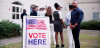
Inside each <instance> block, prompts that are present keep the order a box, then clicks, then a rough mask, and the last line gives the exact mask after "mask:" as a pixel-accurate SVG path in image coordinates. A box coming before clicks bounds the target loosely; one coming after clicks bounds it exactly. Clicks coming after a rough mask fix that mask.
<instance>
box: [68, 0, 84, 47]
mask: <svg viewBox="0 0 100 48" xmlns="http://www.w3.org/2000/svg"><path fill="white" fill-rule="evenodd" d="M72 4H73V7H74V8H73V10H72V12H71V21H70V28H71V29H72V34H73V38H74V41H75V48H80V42H79V33H80V23H81V21H82V18H83V16H84V13H83V11H82V10H81V9H79V8H78V2H77V1H73V3H72Z"/></svg>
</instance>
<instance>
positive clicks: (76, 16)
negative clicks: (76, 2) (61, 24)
mask: <svg viewBox="0 0 100 48" xmlns="http://www.w3.org/2000/svg"><path fill="white" fill-rule="evenodd" d="M83 16H84V13H83V11H82V10H81V9H79V8H78V7H77V8H76V10H72V12H71V23H72V24H73V25H74V24H75V23H78V24H80V23H81V21H82V19H83Z"/></svg>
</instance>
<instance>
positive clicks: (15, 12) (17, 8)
mask: <svg viewBox="0 0 100 48" xmlns="http://www.w3.org/2000/svg"><path fill="white" fill-rule="evenodd" d="M21 14H22V4H21V3H19V2H13V3H12V19H21Z"/></svg>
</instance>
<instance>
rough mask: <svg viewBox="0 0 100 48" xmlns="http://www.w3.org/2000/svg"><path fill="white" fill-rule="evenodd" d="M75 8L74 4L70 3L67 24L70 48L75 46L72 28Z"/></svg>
mask: <svg viewBox="0 0 100 48" xmlns="http://www.w3.org/2000/svg"><path fill="white" fill-rule="evenodd" d="M72 10H73V5H69V12H68V13H67V14H66V20H65V21H66V25H67V35H68V41H69V48H75V46H74V40H73V35H72V30H71V29H70V20H71V11H72Z"/></svg>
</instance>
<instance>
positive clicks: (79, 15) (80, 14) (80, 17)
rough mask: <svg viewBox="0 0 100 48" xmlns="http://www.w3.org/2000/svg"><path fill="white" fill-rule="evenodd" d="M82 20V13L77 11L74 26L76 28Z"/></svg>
mask: <svg viewBox="0 0 100 48" xmlns="http://www.w3.org/2000/svg"><path fill="white" fill-rule="evenodd" d="M82 19H83V12H82V11H78V21H77V22H76V23H75V24H74V26H78V25H79V24H80V23H81V22H82Z"/></svg>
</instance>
